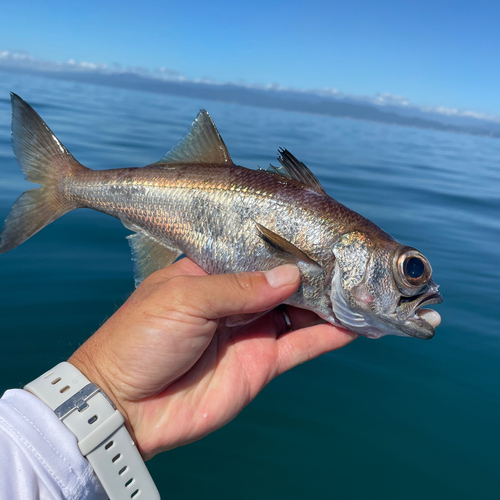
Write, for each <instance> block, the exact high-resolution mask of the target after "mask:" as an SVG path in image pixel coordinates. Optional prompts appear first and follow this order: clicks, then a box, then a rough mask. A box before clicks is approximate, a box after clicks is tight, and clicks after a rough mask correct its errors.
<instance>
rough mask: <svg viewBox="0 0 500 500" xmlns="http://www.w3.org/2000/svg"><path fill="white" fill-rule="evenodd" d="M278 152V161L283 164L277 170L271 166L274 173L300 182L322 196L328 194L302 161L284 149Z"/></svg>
mask: <svg viewBox="0 0 500 500" xmlns="http://www.w3.org/2000/svg"><path fill="white" fill-rule="evenodd" d="M278 151H279V156H278V161H279V162H280V163H281V167H280V168H276V167H273V166H272V165H271V168H272V169H271V171H272V172H274V173H276V174H281V175H285V176H287V177H290V178H291V179H294V180H296V181H299V182H301V183H302V184H305V185H306V186H308V187H310V188H311V189H313V190H314V191H316V192H318V193H320V194H326V192H325V190H324V188H323V186H322V185H321V183H320V182H319V180H318V179H317V178H316V176H315V175H314V174H313V173H312V172H311V171H310V170H309V169H308V168H307V167H306V166H305V165H304V164H303V163H302V162H301V161H299V160H297V158H295V156H293V154H292V153H290V151H288V150H287V149H283V148H280V149H279V150H278ZM282 170H283V171H284V172H282Z"/></svg>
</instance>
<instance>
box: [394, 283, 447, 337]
mask: <svg viewBox="0 0 500 500" xmlns="http://www.w3.org/2000/svg"><path fill="white" fill-rule="evenodd" d="M441 302H443V296H442V295H441V293H439V285H436V283H434V282H433V281H432V280H431V281H430V282H429V283H428V284H427V286H426V287H425V289H424V291H423V292H421V293H419V294H418V295H415V296H413V297H405V296H402V297H401V299H400V302H399V306H398V307H397V309H396V317H397V320H398V322H400V328H401V330H402V331H403V332H404V333H406V334H407V335H410V336H411V337H417V338H419V339H430V338H432V337H433V336H434V333H435V331H436V327H435V326H433V325H432V324H431V323H430V322H428V321H426V320H425V319H424V318H425V314H422V315H419V311H421V310H422V308H423V307H424V306H427V305H431V304H440V303H441ZM436 314H437V313H436ZM401 322H402V324H401Z"/></svg>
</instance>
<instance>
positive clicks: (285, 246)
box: [255, 222, 321, 267]
mask: <svg viewBox="0 0 500 500" xmlns="http://www.w3.org/2000/svg"><path fill="white" fill-rule="evenodd" d="M255 225H256V226H257V229H258V231H259V233H260V235H261V236H262V239H263V240H264V241H265V242H266V243H268V244H270V245H271V246H273V247H274V248H275V249H277V250H278V251H279V252H281V253H283V254H286V255H288V256H289V260H290V262H292V263H299V262H304V263H307V264H311V265H313V266H317V267H321V266H320V265H319V264H318V263H317V262H316V261H314V260H313V259H311V258H310V257H309V256H308V255H306V254H305V253H304V252H303V251H302V250H300V249H299V248H297V247H296V246H295V245H294V244H292V243H290V242H289V241H288V240H286V239H285V238H283V237H282V236H280V235H279V234H276V233H275V232H273V231H271V230H270V229H268V228H267V227H264V226H263V225H262V224H259V223H258V222H255Z"/></svg>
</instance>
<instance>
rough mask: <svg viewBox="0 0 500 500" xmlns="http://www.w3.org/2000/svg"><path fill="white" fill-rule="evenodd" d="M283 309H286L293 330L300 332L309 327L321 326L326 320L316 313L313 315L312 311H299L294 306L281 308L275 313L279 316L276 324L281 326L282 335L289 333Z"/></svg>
mask: <svg viewBox="0 0 500 500" xmlns="http://www.w3.org/2000/svg"><path fill="white" fill-rule="evenodd" d="M282 307H283V308H284V309H285V311H286V314H287V315H288V318H289V319H290V323H291V329H292V330H300V329H301V328H306V327H308V326H314V325H321V324H323V323H325V320H324V319H322V318H320V317H319V316H318V315H317V314H316V313H313V312H312V311H307V310H306V309H299V308H298V307H293V306H280V307H278V308H276V309H275V313H276V315H277V318H276V322H277V324H278V325H279V326H280V328H279V332H281V333H285V332H287V331H289V329H288V328H287V321H286V318H285V317H284V314H283V309H282Z"/></svg>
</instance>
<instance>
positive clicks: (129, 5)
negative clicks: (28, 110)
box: [0, 0, 500, 115]
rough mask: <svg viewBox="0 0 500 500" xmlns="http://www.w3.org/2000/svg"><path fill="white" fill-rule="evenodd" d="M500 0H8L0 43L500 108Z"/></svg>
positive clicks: (54, 55)
mask: <svg viewBox="0 0 500 500" xmlns="http://www.w3.org/2000/svg"><path fill="white" fill-rule="evenodd" d="M499 21H500V2H498V1H496V2H493V1H492V2H483V1H480V0H475V1H451V0H434V1H428V0H421V1H418V2H417V1H412V2H409V1H404V0H400V1H367V0H365V1H358V0H344V1H343V2H335V1H324V0H323V1H314V0H311V1H309V2H305V1H297V0H291V1H287V2H284V1H272V0H271V1H262V0H252V1H243V2H242V1H232V2H229V1H209V0H205V1H200V0H190V1H183V2H179V1H178V2H168V1H157V0H153V1H142V2H139V1H121V2H118V1H106V0H102V1H94V0H90V1H86V2H67V1H66V2H56V1H51V0H45V1H43V2H40V1H35V0H16V1H15V2H3V4H2V7H1V15H0V51H2V50H9V51H19V50H23V51H27V52H29V53H30V54H31V55H33V56H34V57H36V58H39V59H44V60H50V61H67V60H69V59H74V60H76V61H77V62H82V61H89V62H94V63H99V62H101V63H106V64H108V65H110V64H112V63H120V64H121V65H123V66H142V67H146V68H149V69H155V68H159V67H165V68H169V69H173V70H177V71H180V72H181V73H183V74H184V75H185V76H186V77H187V78H189V79H196V78H204V77H209V78H211V79H212V80H215V81H221V82H225V81H230V82H235V83H237V82H238V81H242V80H243V81H245V82H246V83H248V84H264V85H265V84H269V83H279V84H281V85H283V86H286V87H294V88H299V89H318V88H324V87H330V88H336V89H338V90H340V91H342V92H346V93H350V94H355V95H374V94H376V93H378V92H387V93H390V94H395V95H402V96H405V97H407V98H408V99H409V100H410V101H411V103H412V104H415V105H418V106H445V107H448V108H458V109H460V110H472V111H477V112H482V113H489V114H494V115H500V64H499V63H500V27H499V26H500V23H499Z"/></svg>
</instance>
